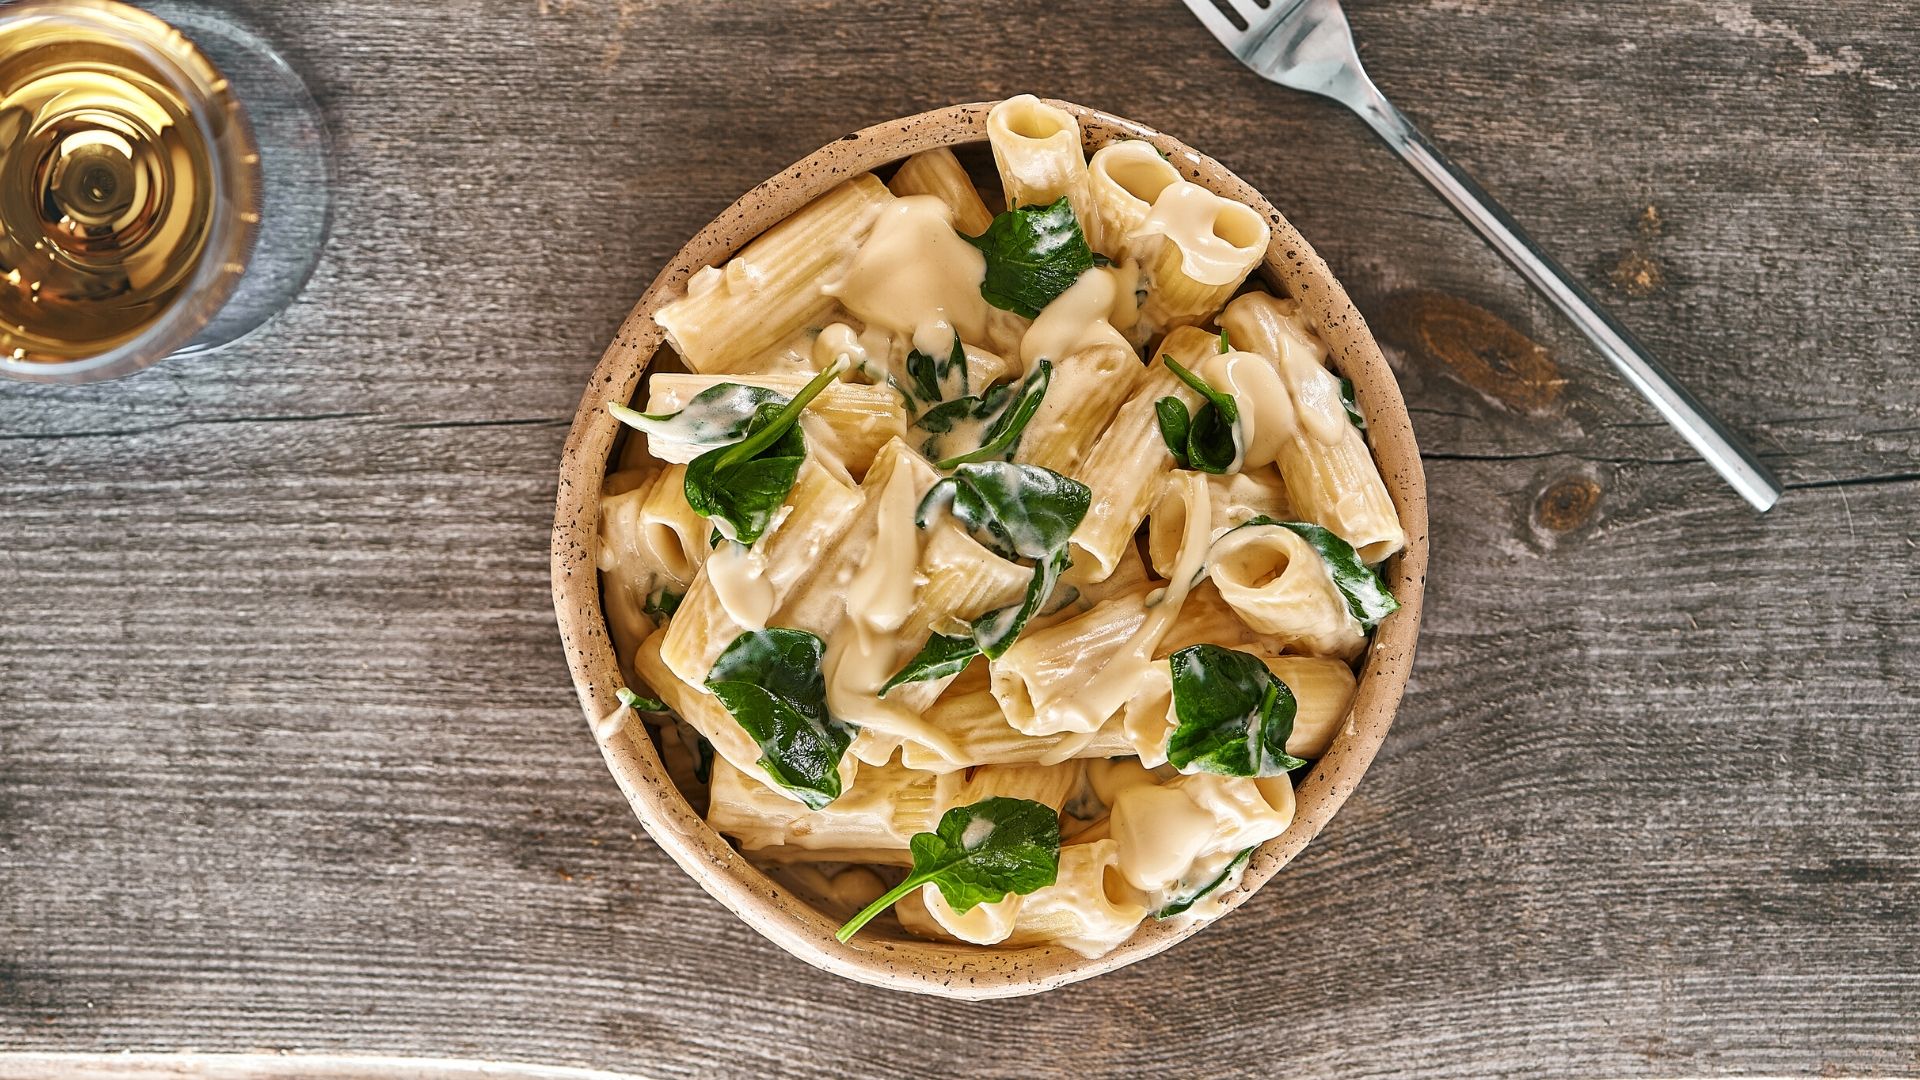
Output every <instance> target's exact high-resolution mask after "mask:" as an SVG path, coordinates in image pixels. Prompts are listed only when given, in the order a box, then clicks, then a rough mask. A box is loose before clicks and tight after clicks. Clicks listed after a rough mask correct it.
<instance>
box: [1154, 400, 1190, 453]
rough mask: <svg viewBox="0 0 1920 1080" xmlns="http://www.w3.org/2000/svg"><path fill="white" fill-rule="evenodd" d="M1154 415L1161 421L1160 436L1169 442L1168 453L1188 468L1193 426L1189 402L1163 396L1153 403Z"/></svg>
mask: <svg viewBox="0 0 1920 1080" xmlns="http://www.w3.org/2000/svg"><path fill="white" fill-rule="evenodd" d="M1153 415H1154V417H1155V418H1156V419H1157V420H1159V421H1160V438H1161V440H1162V441H1163V442H1165V443H1166V444H1167V453H1169V454H1172V455H1173V462H1174V464H1176V465H1178V466H1180V467H1181V468H1183V469H1184V468H1186V467H1187V433H1188V432H1189V431H1190V430H1192V428H1193V418H1192V417H1191V416H1189V415H1187V403H1186V402H1184V401H1181V400H1180V399H1179V398H1177V397H1163V398H1161V399H1160V400H1159V401H1156V402H1154V403H1153Z"/></svg>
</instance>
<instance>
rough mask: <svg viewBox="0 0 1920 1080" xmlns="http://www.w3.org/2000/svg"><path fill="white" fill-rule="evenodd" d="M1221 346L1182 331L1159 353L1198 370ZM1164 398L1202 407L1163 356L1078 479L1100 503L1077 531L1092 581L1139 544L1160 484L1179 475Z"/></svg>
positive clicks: (1078, 553) (1077, 553)
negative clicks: (1163, 424)
mask: <svg viewBox="0 0 1920 1080" xmlns="http://www.w3.org/2000/svg"><path fill="white" fill-rule="evenodd" d="M1215 345H1216V338H1215V337H1214V335H1212V334H1209V333H1207V332H1205V331H1203V330H1198V329H1195V328H1193V327H1183V328H1181V329H1179V330H1176V331H1174V332H1173V333H1171V334H1168V335H1167V340H1166V341H1165V342H1163V343H1162V345H1161V347H1160V349H1159V350H1158V352H1160V353H1166V354H1170V355H1172V356H1173V358H1174V359H1175V360H1176V361H1179V362H1181V363H1182V364H1183V365H1184V366H1186V367H1189V368H1191V367H1193V366H1195V365H1196V364H1197V363H1198V358H1200V357H1205V356H1208V355H1210V354H1211V353H1212V351H1213V350H1214V348H1215ZM1190 360H1191V361H1193V363H1188V361H1190ZM1163 397H1173V398H1178V399H1179V400H1180V401H1181V402H1182V403H1183V404H1184V405H1185V406H1186V407H1187V408H1188V409H1189V410H1191V409H1194V408H1196V407H1197V406H1198V404H1199V402H1200V400H1201V399H1200V395H1199V394H1197V393H1195V392H1194V391H1193V389H1192V388H1191V387H1189V386H1188V385H1187V384H1186V383H1184V382H1181V381H1180V379H1179V378H1177V377H1175V375H1174V374H1173V372H1171V371H1169V370H1167V367H1166V365H1165V364H1163V363H1161V362H1160V360H1159V358H1158V357H1157V356H1156V357H1155V359H1154V360H1153V362H1152V363H1151V364H1149V365H1148V367H1147V370H1146V374H1145V375H1144V376H1142V377H1141V379H1140V381H1139V383H1138V384H1137V386H1136V387H1135V389H1134V391H1133V395H1132V396H1131V397H1129V398H1127V402H1126V404H1124V405H1122V406H1120V411H1119V412H1118V413H1117V414H1115V416H1114V418H1113V422H1112V423H1110V424H1108V425H1107V430H1106V431H1105V432H1103V433H1102V434H1101V435H1100V437H1099V438H1098V439H1096V440H1095V441H1094V444H1093V449H1092V450H1091V451H1089V452H1088V454H1087V458H1086V463H1085V464H1083V465H1082V466H1081V467H1080V469H1079V471H1078V472H1076V473H1074V474H1073V475H1074V479H1076V480H1078V481H1080V482H1081V483H1083V484H1085V485H1086V486H1087V488H1088V490H1089V491H1091V492H1092V494H1093V501H1092V505H1090V506H1089V507H1088V508H1087V514H1086V517H1085V518H1083V519H1081V522H1080V527H1079V528H1077V529H1075V530H1074V533H1073V543H1072V556H1073V561H1074V564H1075V565H1076V566H1080V565H1082V563H1083V560H1084V563H1085V565H1086V571H1085V572H1086V573H1087V574H1088V576H1089V577H1090V578H1091V579H1093V580H1098V579H1099V578H1101V577H1105V576H1106V575H1107V574H1110V573H1112V572H1113V569H1114V568H1115V567H1116V566H1118V565H1119V562H1120V557H1121V552H1122V551H1123V550H1124V549H1125V548H1126V547H1127V546H1128V545H1130V544H1132V543H1133V534H1134V532H1135V531H1136V530H1138V529H1139V528H1140V523H1141V522H1142V521H1143V520H1145V519H1146V516H1147V509H1148V507H1150V506H1152V505H1153V503H1154V500H1155V499H1156V498H1157V497H1158V495H1159V494H1160V484H1161V481H1162V480H1163V479H1165V477H1166V476H1167V474H1168V473H1169V472H1171V471H1172V470H1173V466H1174V461H1173V455H1171V454H1169V453H1167V444H1166V442H1165V440H1163V439H1162V438H1161V436H1160V423H1159V419H1158V417H1157V416H1156V414H1155V412H1154V403H1155V402H1157V401H1159V400H1160V399H1161V398H1163Z"/></svg>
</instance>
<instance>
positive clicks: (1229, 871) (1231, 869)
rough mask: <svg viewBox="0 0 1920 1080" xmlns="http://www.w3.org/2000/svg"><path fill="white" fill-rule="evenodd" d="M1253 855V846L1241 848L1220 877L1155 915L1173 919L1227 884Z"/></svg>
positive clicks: (1154, 915)
mask: <svg viewBox="0 0 1920 1080" xmlns="http://www.w3.org/2000/svg"><path fill="white" fill-rule="evenodd" d="M1252 857H1253V848H1250V847H1249V848H1241V849H1240V854H1238V855H1235V856H1234V857H1233V860H1232V861H1231V862H1229V863H1227V865H1226V868H1225V869H1223V870H1221V871H1220V875H1219V876H1218V877H1216V878H1214V879H1213V880H1212V881H1209V882H1207V883H1206V884H1205V885H1202V886H1200V888H1199V889H1197V890H1195V891H1194V892H1190V893H1187V894H1186V895H1184V896H1181V897H1180V898H1178V899H1176V900H1174V901H1172V902H1170V903H1169V904H1167V906H1166V907H1163V908H1161V909H1160V910H1159V911H1156V912H1154V913H1153V917H1154V918H1156V919H1171V918H1173V917H1174V916H1175V915H1178V914H1180V913H1181V912H1183V911H1185V910H1187V909H1188V908H1190V907H1192V906H1193V905H1194V904H1195V903H1196V902H1197V901H1199V899H1200V898H1201V897H1203V896H1205V895H1207V894H1208V893H1210V892H1212V891H1214V890H1215V889H1218V888H1219V887H1220V886H1222V885H1225V884H1226V883H1227V881H1228V879H1230V878H1232V877H1233V875H1234V873H1235V872H1236V871H1238V870H1239V869H1240V868H1241V867H1243V866H1245V865H1247V860H1248V859H1251V858H1252Z"/></svg>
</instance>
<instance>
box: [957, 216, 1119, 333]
mask: <svg viewBox="0 0 1920 1080" xmlns="http://www.w3.org/2000/svg"><path fill="white" fill-rule="evenodd" d="M967 242H968V243H971V244H972V245H973V246H974V247H977V248H979V249H980V251H981V253H982V254H984V255H985V256H986V257H987V275H986V277H985V278H984V279H983V280H982V281H981V282H980V295H981V296H983V297H985V298H986V301H987V303H989V304H992V305H993V306H994V307H997V308H1004V309H1006V310H1007V311H1012V312H1017V313H1019V314H1021V315H1025V316H1026V317H1027V318H1029V319H1031V318H1035V317H1036V316H1038V315H1039V314H1040V309H1041V308H1044V307H1046V306H1047V305H1048V304H1050V303H1052V302H1053V299H1054V297H1056V296H1059V295H1060V294H1061V293H1063V292H1066V291H1067V290H1068V289H1069V288H1071V287H1072V285H1073V283H1074V282H1075V281H1077V280H1078V279H1079V277H1080V275H1081V274H1083V273H1085V272H1087V271H1088V270H1091V269H1092V268H1093V249H1092V248H1090V247H1088V246H1087V238H1086V236H1085V235H1083V234H1082V233H1081V232H1080V219H1079V218H1077V217H1075V216H1074V214H1073V207H1072V206H1071V205H1070V204H1069V203H1068V202H1067V197H1066V196H1065V195H1062V196H1061V197H1060V198H1059V199H1057V200H1055V201H1054V203H1053V204H1052V205H1051V206H1024V207H1020V208H1019V209H1015V210H1009V211H1007V212H1006V213H1004V214H999V215H996V216H995V217H994V219H993V223H992V224H991V225H988V226H987V231H986V232H984V233H981V234H980V235H979V236H969V237H967Z"/></svg>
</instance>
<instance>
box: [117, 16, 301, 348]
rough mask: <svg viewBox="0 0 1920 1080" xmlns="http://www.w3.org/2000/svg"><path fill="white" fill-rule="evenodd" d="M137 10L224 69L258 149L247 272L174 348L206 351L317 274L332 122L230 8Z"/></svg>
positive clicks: (254, 326)
mask: <svg viewBox="0 0 1920 1080" xmlns="http://www.w3.org/2000/svg"><path fill="white" fill-rule="evenodd" d="M140 6H141V7H143V8H145V9H146V10H147V11H150V12H152V13H153V14H154V15H156V16H158V17H160V18H161V19H164V20H166V21H167V22H169V23H171V24H172V25H173V26H174V28H175V29H178V30H179V31H180V32H181V33H182V34H185V35H186V37H187V39H188V40H189V41H191V42H193V44H194V46H195V47H196V48H198V49H199V50H200V51H201V52H202V53H203V54H205V55H206V57H207V58H208V59H209V60H211V61H212V62H213V65H214V66H215V67H217V68H219V69H220V73H221V74H222V75H224V76H225V77H226V79H227V81H228V82H229V83H230V84H231V93H232V94H233V95H234V97H235V98H237V99H238V100H239V102H240V106H241V108H242V110H243V111H244V112H245V114H246V116H247V120H248V122H249V123H250V124H251V126H252V128H253V137H254V140H255V141H256V142H257V143H258V144H259V147H260V183H261V191H260V229H259V234H258V238H257V240H256V241H255V244H254V249H253V254H252V256H251V257H250V258H249V259H248V260H247V269H246V273H245V274H243V275H242V276H241V278H240V284H239V286H238V287H237V288H236V289H235V290H234V293H233V295H232V296H231V297H230V298H228V300H227V302H226V303H225V304H224V305H222V306H221V308H220V310H219V311H218V312H216V313H215V314H214V316H213V318H212V319H211V320H209V321H208V323H207V325H206V326H205V327H203V328H202V329H201V331H200V333H199V334H197V335H196V336H195V337H194V338H193V340H192V341H191V342H189V343H188V344H187V345H186V346H185V347H184V348H182V349H180V350H178V351H176V352H174V353H173V354H172V355H173V356H176V357H180V356H199V355H205V354H207V353H211V352H214V351H215V350H218V349H222V348H225V347H226V346H228V345H231V344H233V343H235V342H237V341H240V340H241V339H243V338H245V337H247V336H249V335H251V334H252V333H253V332H254V331H256V330H258V329H260V328H261V327H262V326H265V325H266V324H267V323H268V322H269V321H271V320H272V319H273V317H274V316H275V315H278V314H279V313H280V312H282V311H284V310H286V308H287V307H288V305H290V304H292V303H293V299H294V297H296V296H298V295H299V293H300V290H301V289H302V288H303V287H305V285H306V283H307V279H308V278H310V277H312V276H313V270H314V267H315V266H317V265H318V264H319V262H320V254H321V250H322V249H323V248H324V247H325V246H326V242H327V234H328V231H329V229H330V228H331V226H332V221H333V183H332V181H333V175H332V162H331V159H330V158H329V156H328V141H327V126H326V122H325V120H324V119H323V118H322V117H321V115H320V108H319V106H318V105H316V104H315V103H314V100H313V95H311V94H309V93H308V92H307V86H306V83H305V82H303V81H302V80H301V78H300V76H299V74H298V73H297V72H295V71H294V70H293V67H292V66H291V65H289V64H288V63H287V61H286V60H285V59H284V58H283V57H282V56H281V55H280V54H279V53H278V52H276V51H275V50H274V48H273V46H272V45H269V44H268V43H267V41H266V39H264V38H262V37H261V36H260V35H259V34H256V33H254V32H253V31H252V30H251V29H249V28H248V27H247V26H246V25H245V24H244V23H243V22H241V21H240V19H239V18H238V17H237V16H235V15H234V14H233V13H232V12H231V11H228V10H224V9H222V8H218V7H215V6H212V5H210V4H206V3H201V2H197V0H151V2H142V3H140Z"/></svg>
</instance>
